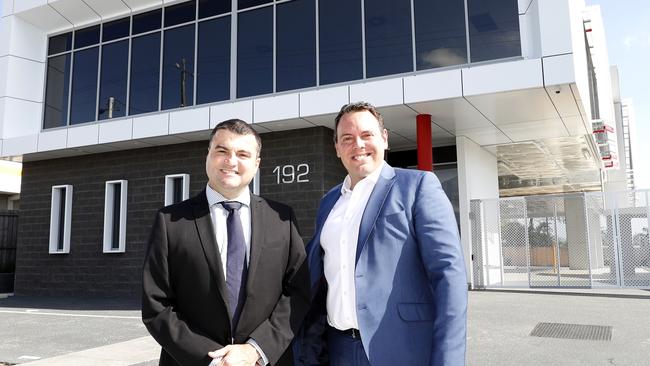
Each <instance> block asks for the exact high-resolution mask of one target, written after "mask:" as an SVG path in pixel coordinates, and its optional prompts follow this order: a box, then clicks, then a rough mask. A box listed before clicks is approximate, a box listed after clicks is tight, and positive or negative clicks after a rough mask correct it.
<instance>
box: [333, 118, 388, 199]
mask: <svg viewBox="0 0 650 366" xmlns="http://www.w3.org/2000/svg"><path fill="white" fill-rule="evenodd" d="M334 147H335V148H336V156H338V157H339V158H340V159H341V162H342V163H343V166H345V169H346V170H347V171H348V174H349V175H350V179H351V181H352V185H351V187H352V188H354V186H355V185H356V184H357V183H358V182H359V181H360V180H361V179H363V178H365V177H367V176H368V175H370V174H371V173H372V172H374V171H375V170H376V169H377V168H379V167H380V166H381V163H382V162H383V161H384V151H385V150H386V149H387V148H388V132H387V131H386V129H384V128H380V127H379V122H378V121H377V118H375V116H373V115H372V113H370V112H368V111H365V110H364V111H359V112H351V113H346V114H344V115H343V116H341V119H340V121H339V124H338V127H337V128H336V143H335V144H334Z"/></svg>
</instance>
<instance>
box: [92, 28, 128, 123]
mask: <svg viewBox="0 0 650 366" xmlns="http://www.w3.org/2000/svg"><path fill="white" fill-rule="evenodd" d="M128 64H129V41H128V40H123V41H119V42H115V43H110V44H107V45H104V46H103V48H102V69H101V75H100V83H99V105H98V106H97V108H98V116H99V119H100V120H101V119H106V118H114V117H122V116H125V115H126V79H127V69H128V66H129V65H128Z"/></svg>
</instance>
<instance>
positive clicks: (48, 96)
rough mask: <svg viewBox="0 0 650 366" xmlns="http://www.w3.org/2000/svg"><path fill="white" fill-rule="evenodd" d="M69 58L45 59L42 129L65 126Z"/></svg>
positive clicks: (62, 56) (68, 84)
mask: <svg viewBox="0 0 650 366" xmlns="http://www.w3.org/2000/svg"><path fill="white" fill-rule="evenodd" d="M70 56H71V55H70V54H69V53H67V54H64V55H61V56H55V57H50V58H49V59H47V84H46V85H45V117H44V118H43V129H46V128H52V127H61V126H65V125H66V124H67V120H68V90H69V89H68V88H69V86H70Z"/></svg>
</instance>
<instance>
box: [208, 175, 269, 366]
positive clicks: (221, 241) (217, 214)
mask: <svg viewBox="0 0 650 366" xmlns="http://www.w3.org/2000/svg"><path fill="white" fill-rule="evenodd" d="M205 195H206V197H207V199H208V206H209V207H210V218H211V219H212V227H213V228H214V234H215V237H216V239H217V246H218V249H219V256H220V257H221V265H222V270H223V278H224V279H226V276H227V273H228V270H227V260H228V226H227V224H226V220H227V219H228V210H226V209H225V208H224V207H223V206H222V205H220V204H219V203H221V202H223V201H236V202H239V203H241V204H242V206H241V208H240V209H239V218H240V219H241V224H242V229H243V231H244V240H245V241H246V265H248V263H249V262H250V256H251V194H250V191H249V189H248V187H246V189H244V190H243V191H242V193H241V194H240V195H239V196H237V197H235V198H234V199H227V198H226V197H224V196H223V195H222V194H221V193H219V192H217V191H215V190H214V189H212V187H210V185H209V184H206V188H205ZM246 343H248V344H250V345H252V346H253V347H255V349H256V350H257V353H258V354H259V355H260V360H258V362H257V363H258V364H260V365H266V364H268V363H269V361H268V358H266V355H265V354H264V351H262V348H260V346H259V345H258V344H257V342H255V340H254V339H253V338H249V339H248V341H247V342H246ZM220 361H221V359H214V360H212V362H210V365H209V366H216V365H217V364H218V363H219V362H220Z"/></svg>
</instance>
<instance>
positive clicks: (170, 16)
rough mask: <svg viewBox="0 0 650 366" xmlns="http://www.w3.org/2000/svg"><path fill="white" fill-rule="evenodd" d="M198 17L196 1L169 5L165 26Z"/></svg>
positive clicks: (166, 10) (166, 11)
mask: <svg viewBox="0 0 650 366" xmlns="http://www.w3.org/2000/svg"><path fill="white" fill-rule="evenodd" d="M194 19H196V1H194V0H192V1H187V2H184V3H180V4H176V5H172V6H168V7H166V8H165V27H171V26H172V25H176V24H182V23H187V22H189V21H192V20H194Z"/></svg>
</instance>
